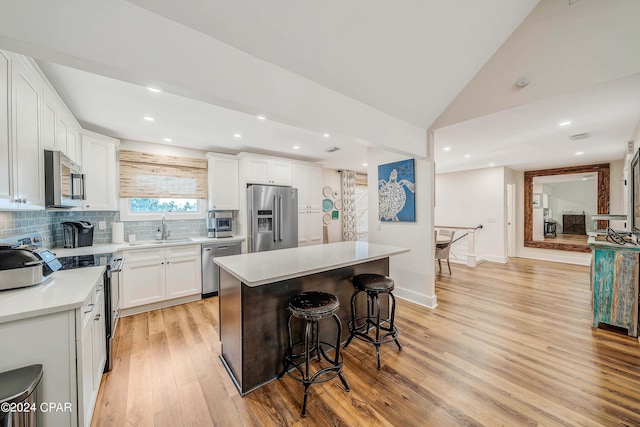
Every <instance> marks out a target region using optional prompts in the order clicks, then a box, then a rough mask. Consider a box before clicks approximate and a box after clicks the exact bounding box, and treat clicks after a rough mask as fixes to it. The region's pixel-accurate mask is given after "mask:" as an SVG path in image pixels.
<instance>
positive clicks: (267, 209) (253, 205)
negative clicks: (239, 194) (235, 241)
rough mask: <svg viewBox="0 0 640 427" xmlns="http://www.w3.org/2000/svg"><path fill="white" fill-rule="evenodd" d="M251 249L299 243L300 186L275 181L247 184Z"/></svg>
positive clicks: (277, 247) (248, 229)
mask: <svg viewBox="0 0 640 427" xmlns="http://www.w3.org/2000/svg"><path fill="white" fill-rule="evenodd" d="M247 219H248V222H249V224H248V227H247V231H248V233H247V234H248V238H249V241H248V248H249V252H262V251H271V250H274V249H285V248H295V247H297V246H298V189H297V188H291V187H276V186H273V185H250V186H249V187H247Z"/></svg>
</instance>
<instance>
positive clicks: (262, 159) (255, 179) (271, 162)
mask: <svg viewBox="0 0 640 427" xmlns="http://www.w3.org/2000/svg"><path fill="white" fill-rule="evenodd" d="M240 165H241V167H242V170H243V173H244V178H245V179H244V181H245V182H246V183H248V184H265V185H291V182H292V172H291V170H292V167H291V162H289V161H287V160H285V159H278V158H274V157H266V156H256V155H244V154H241V155H240Z"/></svg>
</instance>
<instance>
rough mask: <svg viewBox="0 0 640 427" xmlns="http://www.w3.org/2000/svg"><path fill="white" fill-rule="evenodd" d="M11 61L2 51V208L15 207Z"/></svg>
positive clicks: (0, 59) (0, 198)
mask: <svg viewBox="0 0 640 427" xmlns="http://www.w3.org/2000/svg"><path fill="white" fill-rule="evenodd" d="M10 76H11V59H10V58H9V57H8V56H7V55H6V54H5V53H4V52H2V51H0V208H4V209H9V208H11V207H13V206H14V205H15V203H14V201H13V200H14V196H13V193H14V188H13V164H12V160H11V128H10V126H9V120H10V117H11V116H10V114H9V113H10V110H11V108H10V100H11V98H10V94H11V81H10Z"/></svg>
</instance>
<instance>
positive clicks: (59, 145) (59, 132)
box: [56, 114, 69, 154]
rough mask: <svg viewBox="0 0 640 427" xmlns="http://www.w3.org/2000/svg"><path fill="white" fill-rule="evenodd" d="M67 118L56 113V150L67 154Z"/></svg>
mask: <svg viewBox="0 0 640 427" xmlns="http://www.w3.org/2000/svg"><path fill="white" fill-rule="evenodd" d="M68 128H69V126H68V125H67V120H66V119H64V118H63V117H62V114H58V117H57V118H56V150H57V151H62V152H63V153H65V154H67V129H68Z"/></svg>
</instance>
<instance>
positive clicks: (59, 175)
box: [44, 150, 85, 209]
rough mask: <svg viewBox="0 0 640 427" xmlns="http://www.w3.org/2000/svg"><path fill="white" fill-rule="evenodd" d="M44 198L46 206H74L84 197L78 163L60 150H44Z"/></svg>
mask: <svg viewBox="0 0 640 427" xmlns="http://www.w3.org/2000/svg"><path fill="white" fill-rule="evenodd" d="M44 199H45V206H46V207H47V208H67V209H69V208H75V207H80V206H82V201H83V200H84V199H85V177H84V174H83V173H82V169H81V168H80V165H78V164H77V163H76V162H74V161H73V160H71V159H70V158H68V157H67V156H65V155H64V154H63V153H62V152H60V151H51V150H44Z"/></svg>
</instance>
